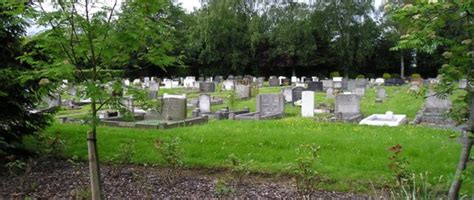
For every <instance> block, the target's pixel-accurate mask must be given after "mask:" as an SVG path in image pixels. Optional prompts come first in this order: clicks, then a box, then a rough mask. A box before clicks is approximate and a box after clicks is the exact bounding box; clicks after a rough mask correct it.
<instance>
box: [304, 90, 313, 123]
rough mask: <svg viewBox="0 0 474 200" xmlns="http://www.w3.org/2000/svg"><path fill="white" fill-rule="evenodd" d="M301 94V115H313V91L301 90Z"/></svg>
mask: <svg viewBox="0 0 474 200" xmlns="http://www.w3.org/2000/svg"><path fill="white" fill-rule="evenodd" d="M301 94H302V95H301V96H302V98H301V101H302V102H301V116H302V117H314V92H313V91H303V92H302V93H301Z"/></svg>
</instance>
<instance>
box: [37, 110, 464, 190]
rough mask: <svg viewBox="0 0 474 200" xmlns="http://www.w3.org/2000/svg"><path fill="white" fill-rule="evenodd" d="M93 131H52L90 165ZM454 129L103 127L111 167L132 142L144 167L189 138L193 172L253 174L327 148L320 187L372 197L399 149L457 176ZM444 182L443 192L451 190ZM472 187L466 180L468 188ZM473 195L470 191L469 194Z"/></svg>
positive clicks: (102, 148)
mask: <svg viewBox="0 0 474 200" xmlns="http://www.w3.org/2000/svg"><path fill="white" fill-rule="evenodd" d="M88 128H89V127H87V126H83V125H73V124H54V125H53V126H52V127H51V128H49V129H48V130H47V131H46V132H47V134H58V135H59V136H60V137H61V138H63V139H65V141H66V147H67V148H66V154H67V155H68V156H78V157H80V158H82V159H86V156H87V146H86V142H85V139H84V138H85V137H86V136H85V134H86V132H87V130H88ZM453 134H457V133H455V132H452V131H449V130H442V129H430V128H427V127H418V126H401V127H369V126H359V125H353V124H339V123H318V122H314V121H313V120H310V119H301V118H296V117H291V118H286V119H282V120H272V121H210V122H209V124H207V125H201V126H193V127H185V128H176V129H170V130H142V129H127V128H112V127H99V128H98V145H99V152H100V158H101V159H102V161H111V160H112V158H113V157H114V156H115V155H116V154H117V153H118V152H119V148H120V144H122V143H124V142H126V141H130V140H133V141H134V144H135V148H136V149H135V151H136V154H135V156H134V157H133V162H134V163H137V164H143V163H148V164H163V160H162V158H161V157H160V156H159V154H158V153H157V151H156V150H155V147H154V142H155V140H156V139H158V138H160V139H163V140H165V141H169V140H170V139H171V138H172V137H180V138H181V139H182V143H181V145H180V146H181V148H183V150H184V163H185V165H186V166H187V167H197V168H222V167H228V166H229V164H228V163H227V157H228V155H230V154H235V155H236V156H238V157H239V158H241V159H242V160H244V161H250V160H253V162H252V164H251V165H250V167H251V169H252V170H253V171H258V172H268V173H291V172H290V171H288V166H289V164H290V163H292V162H293V161H294V160H295V159H296V152H295V149H296V148H298V146H299V145H301V144H311V143H315V144H317V145H320V146H321V153H320V158H319V160H318V164H317V166H315V168H316V169H317V170H318V171H319V174H320V175H321V176H322V177H324V178H327V179H328V180H329V181H325V182H324V183H323V184H322V185H321V186H320V187H321V188H323V189H334V190H338V191H354V192H370V191H371V189H370V188H371V187H370V185H371V183H374V184H375V185H376V186H378V187H383V186H384V185H386V184H388V183H389V182H390V181H391V177H392V175H391V172H390V171H389V169H388V167H387V165H388V157H389V152H388V151H387V149H388V148H389V147H390V146H393V145H395V144H401V145H402V146H403V148H404V152H403V155H404V156H406V157H407V159H408V160H409V162H410V166H409V168H410V169H412V170H414V171H415V172H417V173H421V172H425V171H427V172H429V173H430V177H431V178H433V179H434V178H438V177H441V176H442V177H444V178H445V181H444V183H445V184H446V183H447V180H446V178H449V177H451V176H452V174H453V173H454V171H455V168H456V164H457V160H458V156H459V151H460V148H461V145H460V144H458V143H457V142H456V139H453V138H450V136H451V135H453ZM445 184H443V187H444V188H447V187H446V185H445ZM469 184H471V185H472V181H471V182H469V181H468V182H465V184H464V185H468V186H469ZM465 190H466V189H465Z"/></svg>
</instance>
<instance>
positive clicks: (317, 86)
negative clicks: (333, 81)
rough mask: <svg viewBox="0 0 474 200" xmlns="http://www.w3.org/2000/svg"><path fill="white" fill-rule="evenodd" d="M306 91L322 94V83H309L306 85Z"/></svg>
mask: <svg viewBox="0 0 474 200" xmlns="http://www.w3.org/2000/svg"><path fill="white" fill-rule="evenodd" d="M308 90H311V91H313V92H322V91H323V83H322V82H310V83H308Z"/></svg>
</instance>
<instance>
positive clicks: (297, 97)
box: [291, 87, 305, 102]
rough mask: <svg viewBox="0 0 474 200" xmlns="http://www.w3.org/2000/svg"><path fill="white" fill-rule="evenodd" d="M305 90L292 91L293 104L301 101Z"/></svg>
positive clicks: (298, 88)
mask: <svg viewBox="0 0 474 200" xmlns="http://www.w3.org/2000/svg"><path fill="white" fill-rule="evenodd" d="M304 90H305V89H304V87H294V88H293V89H292V91H291V94H292V95H291V96H292V97H291V100H293V102H295V101H299V100H301V93H302V92H303V91H304Z"/></svg>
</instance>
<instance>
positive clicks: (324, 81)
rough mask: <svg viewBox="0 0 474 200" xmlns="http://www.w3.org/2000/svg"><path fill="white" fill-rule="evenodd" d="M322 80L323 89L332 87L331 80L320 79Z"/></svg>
mask: <svg viewBox="0 0 474 200" xmlns="http://www.w3.org/2000/svg"><path fill="white" fill-rule="evenodd" d="M321 82H323V89H328V88H333V82H332V80H322V81H321Z"/></svg>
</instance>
